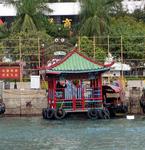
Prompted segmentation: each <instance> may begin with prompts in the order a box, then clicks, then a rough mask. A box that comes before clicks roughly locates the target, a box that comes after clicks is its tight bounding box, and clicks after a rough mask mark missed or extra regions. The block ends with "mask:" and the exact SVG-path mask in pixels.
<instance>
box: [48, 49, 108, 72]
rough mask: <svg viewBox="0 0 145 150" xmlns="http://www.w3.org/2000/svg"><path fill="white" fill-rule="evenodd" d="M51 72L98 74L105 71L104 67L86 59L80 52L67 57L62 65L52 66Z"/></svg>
mask: <svg viewBox="0 0 145 150" xmlns="http://www.w3.org/2000/svg"><path fill="white" fill-rule="evenodd" d="M48 70H49V71H52V72H53V71H55V72H61V73H62V72H98V71H105V70H108V68H105V67H104V66H102V65H99V64H97V63H95V62H94V61H92V60H90V59H89V58H86V57H85V56H83V55H82V54H80V53H78V52H75V51H74V52H73V53H71V55H69V56H66V57H65V58H64V60H62V61H61V62H60V63H58V64H56V65H54V66H52V67H51V68H50V69H48Z"/></svg>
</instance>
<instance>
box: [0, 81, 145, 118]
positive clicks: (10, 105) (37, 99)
mask: <svg viewBox="0 0 145 150" xmlns="http://www.w3.org/2000/svg"><path fill="white" fill-rule="evenodd" d="M143 87H145V82H144V81H138V80H136V81H128V83H127V87H126V88H125V100H124V101H125V102H126V103H128V105H129V112H130V113H134V114H141V113H142V110H141V108H140V105H139V100H140V97H141V95H142V89H143ZM2 97H3V102H4V103H5V105H6V112H5V114H6V115H41V112H42V108H45V107H47V95H46V90H43V89H30V83H29V82H24V83H17V89H14V83H12V82H11V83H10V89H4V88H3V91H2Z"/></svg>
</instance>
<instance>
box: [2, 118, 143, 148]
mask: <svg viewBox="0 0 145 150" xmlns="http://www.w3.org/2000/svg"><path fill="white" fill-rule="evenodd" d="M144 139H145V118H143V117H142V118H138V119H135V120H127V119H125V118H121V119H110V120H95V121H94V120H89V119H86V118H85V119H80V118H76V119H74V118H72V119H71V118H70V119H64V120H61V121H58V120H51V121H48V120H43V119H42V118H41V117H3V118H0V150H145V142H144Z"/></svg>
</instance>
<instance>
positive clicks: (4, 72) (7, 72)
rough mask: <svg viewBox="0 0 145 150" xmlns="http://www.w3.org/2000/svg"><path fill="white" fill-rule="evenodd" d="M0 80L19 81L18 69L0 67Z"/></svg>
mask: <svg viewBox="0 0 145 150" xmlns="http://www.w3.org/2000/svg"><path fill="white" fill-rule="evenodd" d="M0 79H20V67H0Z"/></svg>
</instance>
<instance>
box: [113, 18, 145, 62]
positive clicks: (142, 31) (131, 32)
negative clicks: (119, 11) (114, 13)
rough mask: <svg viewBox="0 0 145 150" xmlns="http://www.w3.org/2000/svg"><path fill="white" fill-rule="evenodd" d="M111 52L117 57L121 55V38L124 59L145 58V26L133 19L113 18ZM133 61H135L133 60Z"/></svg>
mask: <svg viewBox="0 0 145 150" xmlns="http://www.w3.org/2000/svg"><path fill="white" fill-rule="evenodd" d="M110 29H111V30H110V36H111V37H112V39H111V38H110V50H111V52H112V53H113V54H114V55H115V56H116V57H120V53H121V36H122V46H123V52H124V53H123V56H124V59H143V58H145V56H144V54H145V48H144V43H145V38H144V35H145V24H144V23H143V22H137V21H136V20H135V19H134V18H132V17H128V16H125V17H120V18H113V19H112V21H111V28H110ZM132 61H133V60H132Z"/></svg>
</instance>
